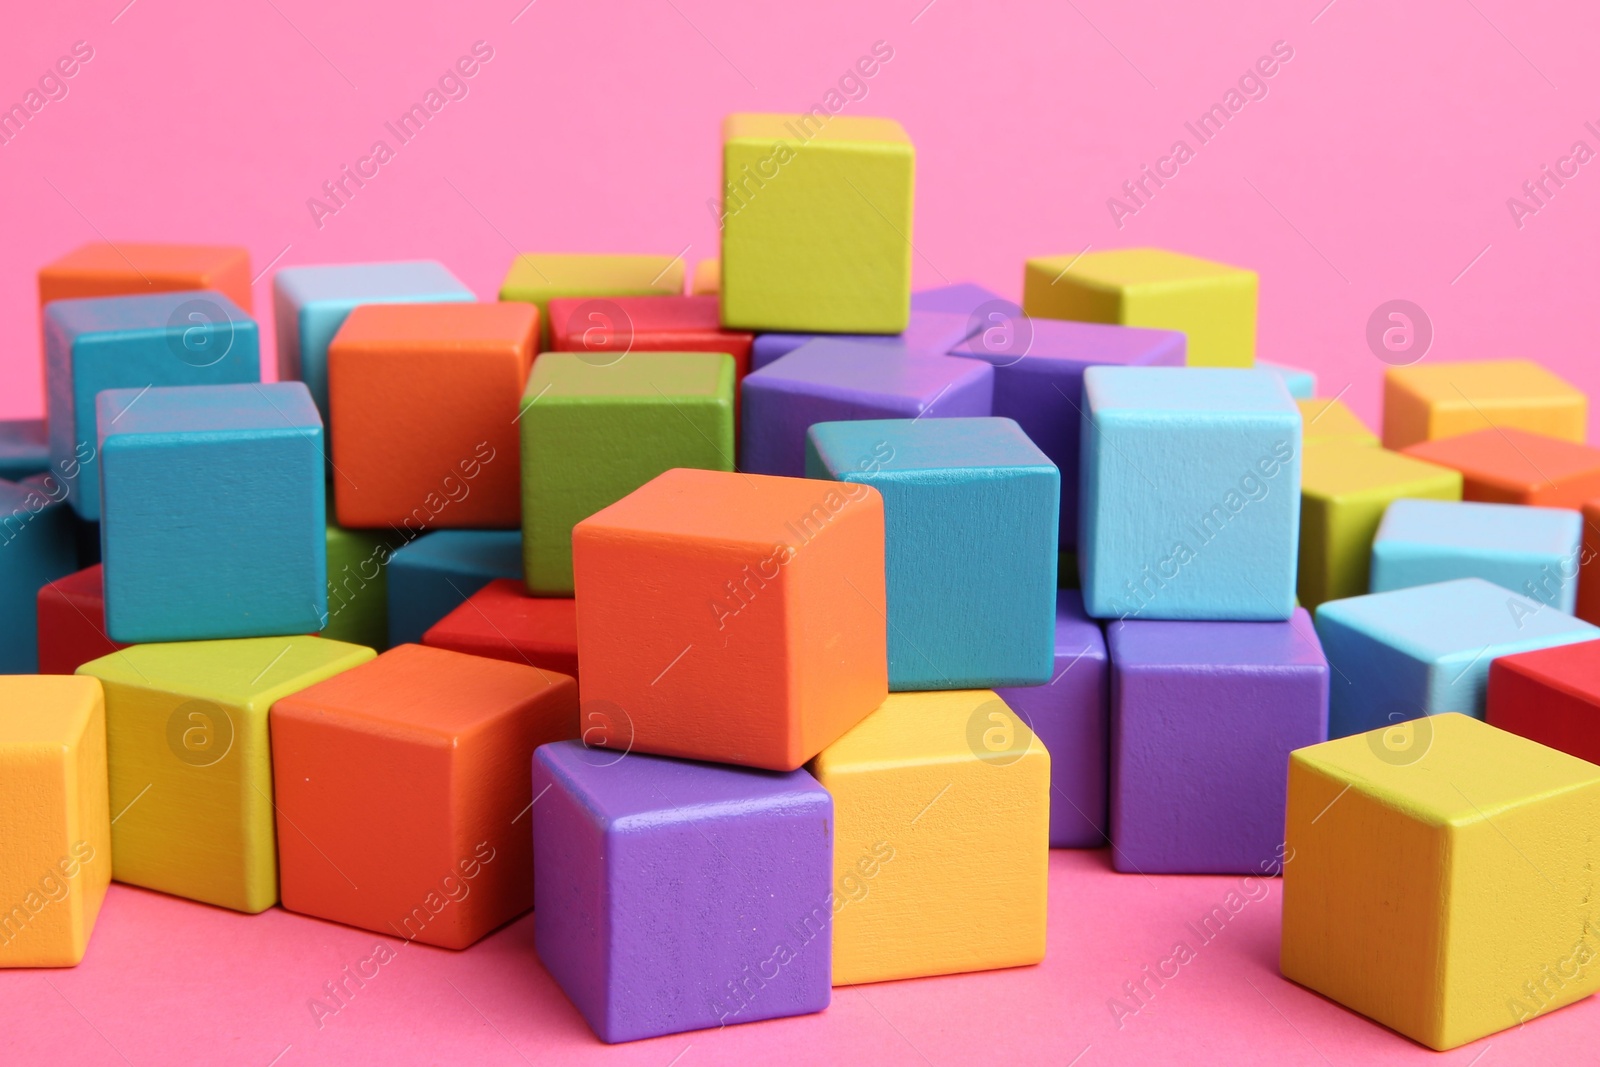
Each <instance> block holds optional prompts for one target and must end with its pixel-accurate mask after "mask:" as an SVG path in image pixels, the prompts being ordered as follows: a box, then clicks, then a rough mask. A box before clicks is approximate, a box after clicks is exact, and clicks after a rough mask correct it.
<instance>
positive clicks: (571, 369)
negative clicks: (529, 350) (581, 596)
mask: <svg viewBox="0 0 1600 1067" xmlns="http://www.w3.org/2000/svg"><path fill="white" fill-rule="evenodd" d="M595 359H596V357H595V356H594V355H593V354H591V353H588V352H547V353H545V354H544V355H542V356H540V357H539V362H538V363H537V364H536V365H535V366H534V368H533V374H532V375H531V376H530V377H529V379H528V388H527V391H526V392H525V393H524V394H523V407H522V416H521V424H522V425H521V429H522V454H523V456H524V457H526V459H525V461H524V463H523V465H522V553H523V555H522V567H523V578H524V580H525V581H526V582H527V583H528V591H529V592H531V593H533V594H534V595H536V596H571V595H572V528H573V526H575V525H576V524H577V523H578V522H580V521H582V520H583V519H586V518H588V517H589V516H590V515H593V514H594V513H595V512H597V511H599V510H600V509H601V508H604V507H607V506H608V505H611V504H614V503H616V502H617V501H618V500H621V499H622V498H623V497H625V496H627V495H628V494H629V493H631V492H633V491H634V490H635V489H637V488H639V487H640V486H641V485H643V484H644V483H646V482H648V481H649V480H650V479H652V478H654V477H655V476H656V475H658V474H660V473H662V472H663V471H666V470H670V469H672V468H673V467H699V468H702V469H705V470H720V471H731V470H733V401H734V395H735V394H734V391H735V389H736V388H737V384H736V381H735V375H736V373H737V372H736V368H735V364H734V361H733V359H732V358H731V357H729V356H728V355H726V354H722V353H713V352H652V353H649V354H645V355H638V356H629V357H626V358H621V357H618V358H617V359H616V360H615V362H612V361H611V357H606V358H605V359H604V360H603V361H600V362H596V361H595Z"/></svg>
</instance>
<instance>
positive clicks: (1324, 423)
mask: <svg viewBox="0 0 1600 1067" xmlns="http://www.w3.org/2000/svg"><path fill="white" fill-rule="evenodd" d="M1295 406H1296V407H1298V408H1299V409H1300V418H1301V419H1302V421H1303V427H1304V428H1303V429H1302V431H1301V434H1302V440H1303V441H1304V443H1305V446H1306V447H1307V448H1310V447H1311V446H1312V445H1317V444H1323V443H1325V442H1330V441H1331V442H1339V443H1342V444H1353V445H1367V446H1370V447H1374V448H1375V447H1377V444H1378V435H1377V434H1375V433H1373V432H1372V431H1371V430H1369V429H1367V424H1366V423H1364V422H1362V421H1361V420H1360V419H1359V418H1357V417H1356V413H1355V412H1353V411H1351V410H1350V409H1349V408H1347V407H1345V406H1344V404H1343V403H1342V402H1340V401H1338V400H1326V399H1310V400H1306V399H1298V398H1297V399H1296V400H1295Z"/></svg>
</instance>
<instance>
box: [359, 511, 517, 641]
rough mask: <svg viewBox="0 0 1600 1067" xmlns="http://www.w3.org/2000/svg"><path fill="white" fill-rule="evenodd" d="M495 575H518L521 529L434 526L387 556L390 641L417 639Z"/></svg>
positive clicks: (506, 576)
mask: <svg viewBox="0 0 1600 1067" xmlns="http://www.w3.org/2000/svg"><path fill="white" fill-rule="evenodd" d="M496 578H515V579H517V580H518V581H519V582H520V581H521V580H522V533H521V531H520V530H436V531H434V532H433V533H430V534H424V535H423V536H421V537H419V538H417V539H416V540H414V541H410V542H408V543H407V544H403V545H401V546H400V547H399V548H397V549H395V550H394V552H393V554H392V555H390V557H389V573H388V590H387V592H388V596H389V644H391V645H407V644H412V645H414V644H416V643H417V642H419V641H421V640H422V635H423V634H424V633H426V632H427V629H428V627H430V626H432V625H433V624H434V623H436V622H438V621H439V620H440V619H442V618H444V617H445V616H446V615H448V614H450V612H451V611H453V610H454V609H455V608H456V606H457V605H459V604H461V603H462V602H463V601H465V600H466V599H467V598H468V597H469V596H471V595H472V594H473V593H476V592H477V591H478V590H479V589H482V588H483V587H484V586H486V585H488V584H489V583H490V582H492V581H494V580H495V579H496Z"/></svg>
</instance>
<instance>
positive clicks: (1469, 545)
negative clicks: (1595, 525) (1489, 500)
mask: <svg viewBox="0 0 1600 1067" xmlns="http://www.w3.org/2000/svg"><path fill="white" fill-rule="evenodd" d="M1582 536H1583V516H1582V515H1580V514H1578V513H1577V512H1575V511H1568V510H1567V509H1565V508H1534V507H1525V506H1522V505H1516V504H1473V503H1460V502H1456V501H1446V500H1414V499H1404V500H1396V501H1395V502H1394V503H1392V504H1390V505H1389V507H1388V509H1387V510H1386V511H1385V512H1384V513H1383V523H1382V524H1381V525H1380V526H1379V527H1378V536H1377V541H1376V542H1375V544H1381V545H1383V547H1384V548H1386V549H1394V548H1405V547H1413V546H1414V547H1415V548H1418V549H1422V550H1427V549H1430V548H1451V549H1466V550H1471V551H1477V552H1491V553H1496V554H1503V555H1511V556H1524V557H1536V558H1544V557H1546V556H1565V555H1571V554H1573V553H1575V552H1576V551H1577V550H1578V545H1579V542H1580V540H1581V538H1582Z"/></svg>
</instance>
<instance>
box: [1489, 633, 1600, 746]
mask: <svg viewBox="0 0 1600 1067" xmlns="http://www.w3.org/2000/svg"><path fill="white" fill-rule="evenodd" d="M1484 721H1485V722H1487V723H1488V724H1489V725H1491V726H1498V727H1499V728H1500V729H1502V730H1509V731H1511V732H1512V733H1514V734H1519V735H1521V736H1523V737H1526V738H1528V739H1529V740H1530V741H1537V742H1539V743H1540V744H1541V745H1549V746H1550V747H1551V748H1555V749H1560V750H1561V751H1562V752H1568V753H1571V754H1572V755H1574V756H1577V757H1578V758H1579V759H1585V760H1588V761H1589V762H1590V763H1600V641H1580V642H1578V643H1577V644H1571V645H1556V646H1554V647H1552V648H1541V649H1537V650H1535V651H1533V652H1519V653H1516V654H1514V655H1510V656H1501V657H1499V658H1498V659H1496V660H1495V661H1494V662H1493V663H1491V664H1490V665H1489V690H1488V697H1487V702H1486V710H1485V713H1484Z"/></svg>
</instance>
